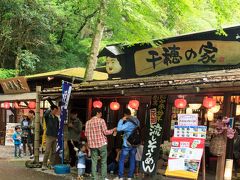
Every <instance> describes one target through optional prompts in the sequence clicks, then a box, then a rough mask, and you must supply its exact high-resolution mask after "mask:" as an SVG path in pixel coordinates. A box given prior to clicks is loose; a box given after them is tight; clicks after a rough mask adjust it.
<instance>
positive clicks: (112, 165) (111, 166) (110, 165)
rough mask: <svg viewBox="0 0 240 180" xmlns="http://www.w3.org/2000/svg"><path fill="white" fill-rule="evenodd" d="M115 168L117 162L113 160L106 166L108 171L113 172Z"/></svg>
mask: <svg viewBox="0 0 240 180" xmlns="http://www.w3.org/2000/svg"><path fill="white" fill-rule="evenodd" d="M116 169H117V163H116V162H115V161H114V162H111V163H110V164H108V166H107V171H108V172H113V173H115V172H116Z"/></svg>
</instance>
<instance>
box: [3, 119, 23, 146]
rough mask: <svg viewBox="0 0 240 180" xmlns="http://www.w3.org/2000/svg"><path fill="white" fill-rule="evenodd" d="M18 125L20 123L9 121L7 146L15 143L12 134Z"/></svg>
mask: <svg viewBox="0 0 240 180" xmlns="http://www.w3.org/2000/svg"><path fill="white" fill-rule="evenodd" d="M16 126H20V123H7V125H6V138H5V146H13V145H14V143H13V138H12V135H13V133H14V132H15V127H16Z"/></svg>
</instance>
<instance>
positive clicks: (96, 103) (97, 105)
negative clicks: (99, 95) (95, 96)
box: [93, 100, 102, 108]
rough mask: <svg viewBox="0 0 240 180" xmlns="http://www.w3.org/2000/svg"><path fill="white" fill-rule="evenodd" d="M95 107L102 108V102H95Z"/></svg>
mask: <svg viewBox="0 0 240 180" xmlns="http://www.w3.org/2000/svg"><path fill="white" fill-rule="evenodd" d="M93 107H94V108H102V102H101V101H99V100H97V101H93Z"/></svg>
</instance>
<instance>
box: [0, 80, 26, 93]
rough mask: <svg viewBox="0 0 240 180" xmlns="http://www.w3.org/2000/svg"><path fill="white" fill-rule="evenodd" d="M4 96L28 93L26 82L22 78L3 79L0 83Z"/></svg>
mask: <svg viewBox="0 0 240 180" xmlns="http://www.w3.org/2000/svg"><path fill="white" fill-rule="evenodd" d="M0 83H1V86H2V88H3V92H4V93H5V94H17V93H26V92H30V89H29V87H28V84H27V80H26V79H25V78H24V77H16V78H10V79H4V80H1V81H0Z"/></svg>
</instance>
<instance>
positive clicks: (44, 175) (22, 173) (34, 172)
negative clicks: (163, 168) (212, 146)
mask: <svg viewBox="0 0 240 180" xmlns="http://www.w3.org/2000/svg"><path fill="white" fill-rule="evenodd" d="M12 154H13V148H12V147H6V146H0V180H75V179H76V176H77V171H76V169H71V174H69V175H56V174H55V173H54V171H53V170H47V171H44V172H43V171H42V170H41V169H40V168H39V169H29V168H26V167H25V161H26V160H29V158H28V157H25V158H23V159H15V158H12ZM114 177H115V176H114V175H109V177H108V178H109V179H111V180H112V179H113V178H114ZM84 179H86V180H90V179H91V178H84ZM135 179H136V180H140V179H143V180H180V179H179V178H169V177H164V176H161V175H158V176H156V177H154V178H153V177H144V178H135ZM200 179H202V178H201V175H200V176H199V180H200ZM214 179H215V178H214V173H212V174H211V173H209V174H207V178H206V180H214Z"/></svg>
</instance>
